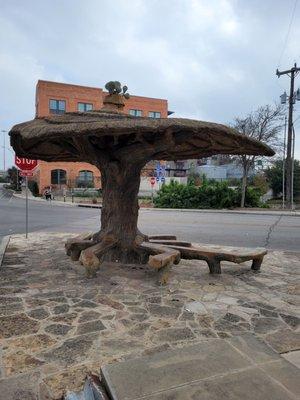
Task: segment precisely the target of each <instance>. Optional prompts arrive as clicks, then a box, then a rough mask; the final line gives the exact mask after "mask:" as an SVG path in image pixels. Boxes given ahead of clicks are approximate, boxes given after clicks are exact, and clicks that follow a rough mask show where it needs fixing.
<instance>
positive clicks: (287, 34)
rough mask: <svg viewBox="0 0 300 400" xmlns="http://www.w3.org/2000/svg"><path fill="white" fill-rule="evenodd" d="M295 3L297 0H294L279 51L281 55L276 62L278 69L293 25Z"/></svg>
mask: <svg viewBox="0 0 300 400" xmlns="http://www.w3.org/2000/svg"><path fill="white" fill-rule="evenodd" d="M297 3H298V0H295V3H294V7H293V11H292V15H291V19H290V23H289V27H288V30H287V33H286V36H285V41H284V45H283V48H282V51H281V54H280V57H279V60H278V67H279V66H280V63H281V59H282V56H283V54H284V51H285V48H286V45H287V42H288V39H289V36H290V32H291V28H292V24H293V21H294V16H295V11H296V7H297Z"/></svg>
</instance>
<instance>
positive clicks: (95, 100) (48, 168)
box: [35, 80, 168, 193]
mask: <svg viewBox="0 0 300 400" xmlns="http://www.w3.org/2000/svg"><path fill="white" fill-rule="evenodd" d="M106 95H107V93H106V92H105V91H103V89H101V88H93V87H87V86H79V85H70V84H66V83H58V82H49V81H41V80H39V81H38V83H37V86H36V102H35V108H36V116H37V117H45V116H48V115H51V114H62V113H64V112H72V111H92V110H99V109H101V108H102V106H103V99H104V97H105V96H106ZM124 112H125V113H128V114H131V115H135V116H139V117H150V118H167V116H168V101H167V100H164V99H154V98H150V97H141V96H130V99H128V100H126V102H125V107H124ZM35 179H36V180H37V183H38V186H39V190H40V193H43V192H44V190H45V188H47V187H50V186H51V187H52V188H54V189H55V188H60V189H61V188H64V187H68V188H74V187H95V188H100V187H101V175H100V171H99V170H98V169H97V168H96V167H95V166H93V165H91V164H88V163H81V162H80V163H79V162H45V161H39V164H38V167H37V172H36V175H35Z"/></svg>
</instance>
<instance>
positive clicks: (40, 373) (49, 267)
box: [0, 233, 300, 400]
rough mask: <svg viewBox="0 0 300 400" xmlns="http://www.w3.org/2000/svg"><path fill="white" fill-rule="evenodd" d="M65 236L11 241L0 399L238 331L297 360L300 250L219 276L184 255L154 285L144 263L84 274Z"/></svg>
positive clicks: (4, 286)
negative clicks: (256, 268) (165, 279)
mask: <svg viewBox="0 0 300 400" xmlns="http://www.w3.org/2000/svg"><path fill="white" fill-rule="evenodd" d="M69 237H70V235H69V234H68V235H66V234H42V233H38V234H30V238H29V239H28V240H27V241H25V239H24V236H23V235H22V236H21V235H16V236H13V237H12V238H11V240H10V244H9V247H8V251H7V253H6V255H5V258H4V262H3V266H2V267H1V270H0V346H1V347H0V366H1V369H0V398H1V395H2V396H3V395H4V396H6V397H3V398H5V399H6V398H10V399H18V398H19V397H20V396H22V399H23V400H27V399H28V400H29V399H30V400H32V399H37V398H41V399H59V398H60V396H61V395H62V393H63V390H65V389H66V388H68V389H71V390H78V389H80V388H81V386H82V383H83V380H84V377H85V374H86V373H87V372H88V371H93V372H96V373H97V374H98V373H99V369H100V366H101V365H103V364H104V363H105V364H107V363H110V362H113V361H118V360H125V359H129V358H134V357H136V356H139V355H143V354H151V353H155V352H159V351H161V350H163V349H164V350H167V349H169V348H174V347H182V346H183V345H186V344H193V343H198V342H201V341H203V340H207V339H208V338H216V337H220V338H227V337H231V336H237V335H240V334H242V333H245V332H251V333H254V334H255V335H257V336H258V337H260V338H261V339H263V340H264V341H265V342H266V343H267V344H269V345H270V346H271V347H272V348H273V349H274V350H275V351H277V352H278V353H290V352H291V353H290V354H287V355H285V356H286V357H287V359H288V357H289V355H292V356H291V359H292V360H293V359H294V360H296V359H297V360H299V357H297V354H299V353H297V350H299V349H300V328H299V322H300V319H299V304H300V287H299V265H300V255H297V254H287V253H285V254H284V253H283V252H270V253H269V254H268V255H267V256H266V257H265V262H264V263H263V266H262V271H261V273H254V272H253V271H251V270H250V268H249V266H247V263H245V264H246V265H245V264H243V265H236V264H230V263H224V267H223V274H222V275H220V276H210V275H209V274H208V268H207V265H206V263H204V262H201V261H182V262H181V263H180V264H179V265H178V266H174V267H173V269H172V272H171V277H170V283H169V285H168V286H167V287H159V286H157V284H156V274H155V273H153V272H152V271H150V270H149V269H148V268H147V267H136V266H126V267H124V266H116V265H108V264H107V265H103V266H102V269H101V271H99V272H98V275H97V277H96V278H95V279H87V278H86V277H85V274H84V271H83V269H82V267H81V266H80V265H79V263H73V262H72V261H71V260H70V259H69V258H68V257H67V256H66V255H65V253H64V248H63V242H64V240H66V239H67V238H69ZM297 279H298V286H297ZM297 311H298V314H297ZM295 355H296V356H295ZM297 360H296V361H294V362H297ZM39 393H41V394H40V397H38V396H39Z"/></svg>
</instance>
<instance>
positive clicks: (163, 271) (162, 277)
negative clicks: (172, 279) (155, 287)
mask: <svg viewBox="0 0 300 400" xmlns="http://www.w3.org/2000/svg"><path fill="white" fill-rule="evenodd" d="M170 270H171V263H169V264H167V265H165V266H164V267H162V268H160V269H159V270H158V284H159V285H161V286H164V285H166V284H167V283H168V281H169V275H170Z"/></svg>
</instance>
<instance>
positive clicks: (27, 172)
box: [19, 171, 33, 176]
mask: <svg viewBox="0 0 300 400" xmlns="http://www.w3.org/2000/svg"><path fill="white" fill-rule="evenodd" d="M19 175H20V176H33V172H32V171H20V172H19Z"/></svg>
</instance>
